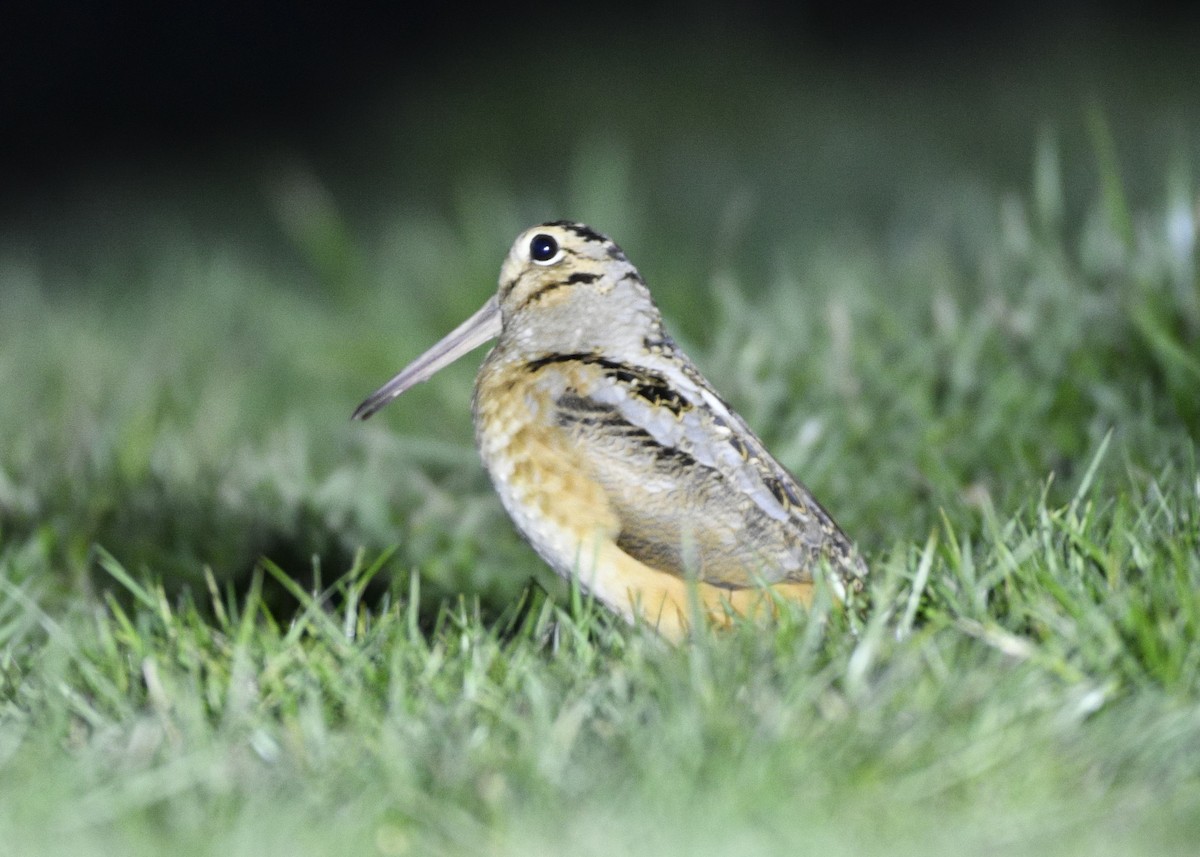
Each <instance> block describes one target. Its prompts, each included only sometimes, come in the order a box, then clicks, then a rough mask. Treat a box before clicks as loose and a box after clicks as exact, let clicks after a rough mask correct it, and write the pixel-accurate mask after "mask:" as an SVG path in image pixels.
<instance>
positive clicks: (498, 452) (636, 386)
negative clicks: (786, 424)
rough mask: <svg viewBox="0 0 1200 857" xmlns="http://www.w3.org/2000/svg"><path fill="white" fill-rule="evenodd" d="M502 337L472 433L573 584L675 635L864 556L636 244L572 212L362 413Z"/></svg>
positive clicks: (837, 585) (483, 378)
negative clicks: (736, 402)
mask: <svg viewBox="0 0 1200 857" xmlns="http://www.w3.org/2000/svg"><path fill="white" fill-rule="evenodd" d="M493 339H495V340H496V344H495V346H494V347H493V348H492V349H491V351H490V352H489V353H488V355H487V356H486V358H484V360H483V364H482V366H481V367H480V370H479V374H478V376H477V378H476V381H475V389H474V395H473V397H472V414H473V418H474V425H475V442H476V446H477V448H478V451H479V455H480V457H481V459H482V461H483V465H484V468H485V469H486V470H487V472H488V475H489V476H490V478H491V481H492V484H493V486H494V487H495V490H496V492H497V494H498V495H499V497H500V501H501V503H502V505H503V506H504V508H505V510H506V511H507V513H508V515H509V516H510V517H511V518H512V521H513V523H514V524H515V526H516V528H517V530H518V531H520V533H521V535H522V536H523V537H524V538H525V539H526V541H528V542H529V544H530V545H531V546H532V547H533V549H534V550H535V551H536V552H537V554H538V555H539V556H541V558H542V559H543V560H544V561H545V562H546V563H547V564H548V565H549V566H550V567H551V568H553V569H554V571H555V572H557V573H558V574H559V575H560V576H562V577H563V578H565V579H567V580H568V581H573V582H574V583H575V584H577V585H578V586H579V588H580V589H581V590H582V591H583V592H584V593H585V594H587V595H589V596H591V597H592V598H594V599H596V600H597V601H599V602H600V603H601V604H603V605H604V606H605V607H606V608H607V609H609V610H611V611H612V612H614V613H616V614H617V615H619V616H620V617H621V618H623V619H624V620H625V621H626V622H628V623H631V624H638V623H641V624H645V625H648V626H649V627H651V628H653V629H654V630H655V631H657V632H658V633H659V634H660V635H661V636H662V637H664V638H666V639H668V640H671V641H680V640H682V639H684V638H685V637H686V636H687V635H688V634H689V633H691V631H692V629H693V628H694V627H695V626H696V625H697V624H700V623H701V622H703V623H707V624H710V625H716V626H728V625H730V624H732V622H733V621H734V620H735V617H738V616H741V617H764V616H770V615H775V614H776V613H777V612H778V608H779V607H780V606H781V605H783V604H786V603H788V602H796V603H799V604H802V605H805V606H810V605H811V603H812V599H813V596H814V586H815V578H816V577H818V576H820V575H826V578H825V579H826V580H827V582H828V584H829V588H830V590H831V592H832V593H833V595H834V596H835V597H836V598H838V599H839V600H845V598H846V596H847V593H848V592H850V591H855V592H857V591H860V590H861V589H862V588H863V585H864V581H865V579H866V577H867V565H866V562H865V561H864V559H863V557H862V555H861V554H860V552H859V551H858V549H857V548H856V546H855V545H854V544H853V543H852V542H851V541H850V539H849V538H848V537H847V536H846V534H845V533H844V532H843V531H842V529H841V528H840V527H839V526H838V525H837V523H836V522H835V521H834V520H833V517H832V516H831V515H830V514H829V513H828V512H827V511H826V510H825V509H824V508H823V507H822V506H821V504H820V503H818V502H817V500H816V498H814V497H813V495H812V494H811V493H810V492H809V491H808V489H807V488H805V487H804V486H803V485H802V484H801V483H800V482H799V481H798V480H796V479H795V478H794V477H793V476H792V475H791V474H790V473H789V472H788V471H787V470H786V469H785V468H784V467H783V465H781V464H780V463H779V462H778V461H776V459H775V458H774V457H773V456H772V455H771V454H770V453H769V452H768V451H767V449H766V447H765V446H764V445H763V442H762V441H761V440H760V439H759V438H758V436H757V435H756V434H755V433H754V432H753V431H752V430H751V429H750V427H749V426H748V425H747V424H746V422H745V420H743V419H742V418H741V417H740V416H738V414H737V413H735V412H734V410H733V409H732V408H731V407H730V406H729V404H727V403H726V401H725V400H724V399H722V398H721V396H719V395H718V394H717V392H716V391H715V390H714V389H713V387H712V385H711V384H710V383H709V382H708V381H707V380H706V379H705V378H704V376H703V375H702V374H701V373H700V370H699V369H698V368H697V367H696V364H695V363H693V362H692V360H691V359H690V358H688V357H687V356H686V355H685V354H684V353H683V351H682V350H681V349H680V347H679V346H678V345H677V344H676V342H675V340H674V339H672V338H671V336H670V335H669V334H668V333H667V332H666V330H664V327H663V318H662V314H661V313H660V311H659V309H658V307H657V305H656V304H655V302H654V299H653V298H652V297H651V294H650V291H649V289H648V288H647V286H646V282H645V280H644V279H643V278H642V275H641V274H640V273H639V272H638V269H637V268H636V267H635V266H634V265H633V263H632V262H630V261H629V259H628V257H627V256H626V255H625V252H624V251H623V250H622V249H621V248H620V247H619V246H618V245H617V244H616V243H615V242H614V241H613V240H611V239H610V238H608V237H607V236H606V235H603V234H601V233H599V232H597V231H595V230H594V229H592V228H591V227H589V226H587V225H585V224H583V223H577V222H573V221H568V220H558V221H553V222H548V223H542V224H539V225H537V226H534V227H531V228H530V229H527V230H525V231H524V232H522V233H521V234H520V235H519V236H518V237H517V239H516V241H515V242H514V243H513V245H512V247H511V249H510V250H509V252H508V255H507V257H506V258H505V260H504V262H503V264H502V265H501V268H500V278H499V288H498V290H497V291H496V293H495V294H494V295H492V297H490V298H489V299H488V300H487V301H486V302H485V303H484V305H483V306H482V307H481V308H480V309H479V310H478V311H477V312H476V313H475V314H474V315H472V316H471V317H470V318H468V319H467V320H466V321H464V322H463V323H462V324H461V325H459V326H458V327H457V328H455V329H454V330H453V331H451V332H450V333H449V334H447V335H446V336H445V337H444V338H443V339H442V340H441V341H439V342H438V343H437V344H435V345H434V346H433V347H431V348H430V349H429V350H427V351H426V352H425V353H424V354H422V355H420V356H419V357H417V358H416V359H415V360H413V361H412V362H411V363H410V364H409V365H408V366H407V367H405V368H404V369H403V370H401V371H400V372H399V373H398V374H397V375H396V376H395V377H393V378H392V379H391V380H390V381H388V382H387V383H386V384H384V385H383V386H382V387H380V388H379V389H378V390H377V391H376V392H374V393H373V394H371V395H370V396H369V397H367V398H366V399H365V400H364V401H363V402H362V403H361V404H360V405H359V406H358V408H357V409H356V410H355V411H354V414H353V418H354V419H358V420H365V419H367V418H368V417H370V416H371V415H372V414H374V413H376V412H377V411H378V410H379V409H380V408H382V407H383V406H384V405H386V404H388V403H389V402H391V401H392V400H393V399H395V398H396V397H397V396H399V395H400V394H401V393H403V392H404V391H406V390H408V389H409V388H411V387H412V386H414V385H415V384H418V383H420V382H423V381H426V380H428V379H429V378H430V377H432V376H433V375H434V374H435V373H436V372H437V371H439V370H440V369H442V368H443V367H445V366H447V365H449V364H450V363H453V362H454V361H456V360H458V359H459V358H460V357H462V356H464V355H465V354H467V353H468V352H470V351H473V350H474V349H475V348H477V347H479V346H481V345H483V344H484V343H486V342H489V341H491V340H493Z"/></svg>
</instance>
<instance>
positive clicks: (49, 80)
mask: <svg viewBox="0 0 1200 857" xmlns="http://www.w3.org/2000/svg"><path fill="white" fill-rule="evenodd" d="M1194 7H1195V4H1188V3H1168V2H1156V3H1144V2H1141V3H1139V2H1121V0H1106V2H1097V3H1083V2H1078V3H1058V4H1046V3H1038V2H993V0H988V2H982V3H954V4H917V5H912V6H910V5H908V4H894V3H884V2H874V0H852V1H851V2H838V0H815V2H808V3H797V4H772V3H749V4H746V3H742V4H721V3H708V4H700V5H695V6H691V7H688V8H689V11H688V12H687V13H686V14H681V13H679V12H678V11H676V10H675V8H676V7H668V6H666V5H656V4H636V5H634V4H628V5H609V4H604V5H600V4H555V5H552V6H545V7H521V6H515V7H514V6H504V7H500V8H497V9H492V10H490V11H488V12H486V13H484V12H475V11H470V10H468V9H467V8H466V7H463V6H461V5H457V4H451V5H440V6H436V7H429V6H426V5H424V4H412V5H405V4H395V5H390V6H383V5H379V6H376V5H374V4H366V3H345V2H333V1H332V0H324V1H323V2H310V3H299V4H290V3H282V2H271V0H267V2H258V3H245V2H231V0H216V2H207V3H201V4H163V3H155V2H133V3H112V2H108V3H105V2H96V0H83V2H66V0H15V2H8V3H6V4H4V10H5V11H3V12H2V13H0V116H2V117H3V122H2V124H0V127H2V129H3V132H2V133H3V136H4V140H3V144H4V151H5V152H7V154H6V155H5V156H4V158H3V167H2V172H0V180H3V181H4V182H5V184H6V186H7V188H8V193H7V194H6V196H7V199H8V200H9V202H10V203H12V202H13V201H14V200H15V198H16V197H17V195H19V193H20V192H22V191H26V192H28V191H31V190H32V191H34V192H37V191H38V190H39V189H44V188H45V187H46V186H47V185H48V184H54V183H56V182H61V181H63V180H64V179H66V180H68V181H69V180H70V179H71V177H73V176H76V175H77V171H78V170H80V169H83V170H84V171H85V172H86V171H87V169H88V168H89V167H90V166H94V165H97V164H103V163H107V162H112V161H114V160H116V161H137V160H138V159H142V158H147V157H154V158H166V159H167V160H178V161H181V162H183V161H186V160H187V159H188V158H189V157H193V156H196V155H198V154H201V155H202V154H204V153H205V152H207V151H209V150H211V149H212V148H213V147H221V146H229V145H231V144H232V145H235V146H236V145H237V144H238V143H239V142H242V141H247V140H259V141H261V140H278V141H286V143H287V144H288V145H289V146H291V147H294V148H295V149H298V150H301V151H320V150H322V149H323V148H326V149H327V148H328V147H329V146H330V145H331V141H330V136H329V129H330V128H338V127H344V124H345V123H346V122H347V121H348V120H349V119H352V118H353V117H354V116H356V115H358V114H359V112H360V111H363V110H366V109H369V107H370V105H372V104H376V103H379V102H380V100H382V99H387V98H389V97H396V96H397V95H406V96H409V97H413V96H417V97H419V95H420V90H421V87H422V85H423V82H424V81H425V80H426V79H427V78H428V77H429V76H430V75H432V74H436V73H438V72H439V71H444V70H445V69H447V68H462V69H474V71H476V72H478V73H480V74H483V75H485V76H493V75H495V76H501V77H502V76H503V75H504V74H505V73H506V69H505V68H504V67H492V68H479V67H476V66H475V65H474V64H476V63H480V62H483V61H484V60H483V58H485V57H486V58H487V61H489V62H490V63H492V64H493V66H495V65H496V64H499V65H501V66H502V65H503V64H504V62H505V59H504V58H505V57H508V58H511V61H512V62H513V63H514V64H517V65H529V64H530V63H536V62H537V57H538V54H539V52H540V51H542V50H552V51H553V52H554V54H555V56H557V57H559V58H561V57H563V56H564V55H566V56H569V55H570V54H571V52H573V51H578V52H579V55H580V58H581V59H583V58H588V59H590V60H592V61H594V60H595V59H596V57H597V55H598V54H602V53H603V52H604V51H606V50H609V49H610V48H611V46H612V45H613V44H615V43H619V42H621V41H622V40H628V39H634V38H639V37H640V38H642V39H643V41H642V42H641V48H640V49H641V50H644V51H649V52H653V51H654V47H653V46H654V44H655V40H656V39H661V40H663V41H664V42H670V41H672V40H674V39H676V38H679V37H680V36H681V35H683V36H686V35H687V34H691V33H696V32H706V33H709V34H712V35H714V36H715V37H716V39H717V40H719V39H720V38H721V37H722V34H728V35H731V36H736V37H739V38H750V39H754V40H757V41H759V42H760V43H762V44H763V45H764V46H766V47H767V49H769V50H772V51H776V52H780V53H782V54H784V55H794V56H795V57H797V58H801V57H803V58H806V59H808V60H811V59H812V58H813V57H814V56H815V57H819V58H821V60H822V61H827V62H832V63H844V64H851V65H854V66H859V67H871V68H874V69H876V70H881V71H882V72H883V73H885V74H887V73H896V74H905V75H921V74H927V75H931V76H933V77H939V78H942V79H945V78H947V77H953V75H954V74H955V69H956V68H959V67H971V66H977V65H978V64H980V63H997V64H1003V63H1006V62H1010V61H1012V60H1013V59H1014V58H1015V57H1018V56H1021V55H1027V54H1028V53H1030V52H1037V51H1043V50H1046V49H1047V48H1048V46H1062V45H1064V44H1070V43H1071V42H1074V41H1076V40H1079V39H1087V38H1090V37H1091V36H1092V34H1094V33H1096V32H1104V33H1108V34H1115V35H1117V36H1130V37H1132V38H1136V39H1139V40H1141V41H1143V42H1146V43H1150V44H1153V42H1154V41H1155V40H1159V39H1162V40H1169V41H1171V42H1172V43H1178V42H1180V41H1183V42H1185V43H1186V42H1187V41H1189V40H1192V39H1193V37H1194V36H1195V34H1196V33H1197V32H1198V31H1200V28H1198V27H1197V22H1198V21H1200V16H1198V15H1197V13H1196V11H1195V9H1194ZM648 62H649V63H651V64H652V59H648ZM566 65H567V66H568V67H562V60H561V59H560V60H559V67H558V68H555V69H548V70H547V87H546V88H547V92H546V101H545V102H544V103H542V104H538V103H531V104H530V105H529V107H530V109H531V110H539V109H553V101H552V99H553V97H554V94H557V93H560V92H561V90H562V85H561V84H562V81H559V80H555V79H554V77H555V76H556V75H561V76H562V80H564V81H568V82H569V80H570V77H571V69H570V67H569V61H567V63H566ZM1197 65H1198V68H1197V71H1200V63H1198V64H1197Z"/></svg>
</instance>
